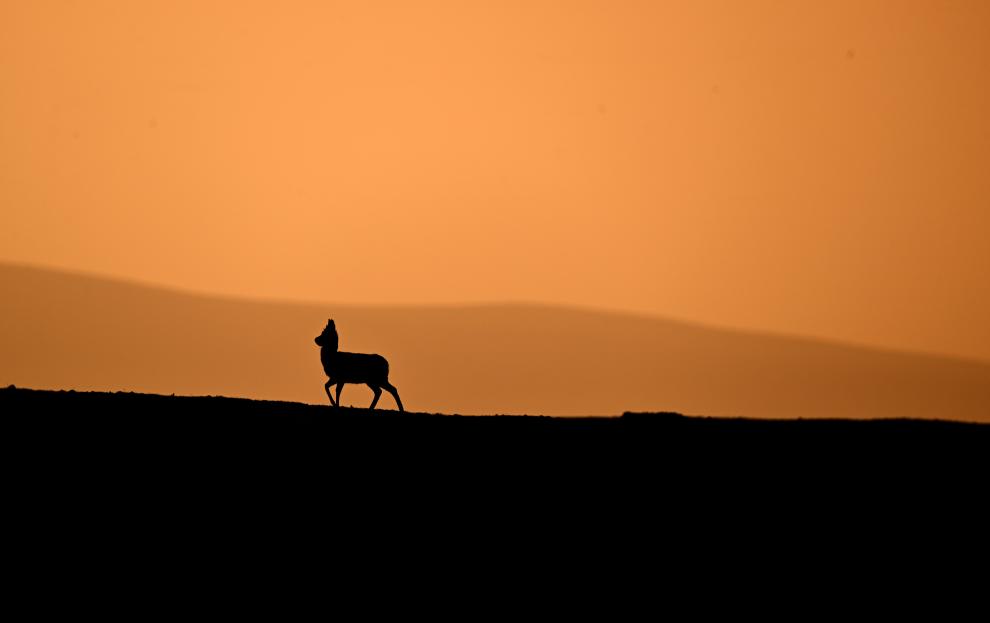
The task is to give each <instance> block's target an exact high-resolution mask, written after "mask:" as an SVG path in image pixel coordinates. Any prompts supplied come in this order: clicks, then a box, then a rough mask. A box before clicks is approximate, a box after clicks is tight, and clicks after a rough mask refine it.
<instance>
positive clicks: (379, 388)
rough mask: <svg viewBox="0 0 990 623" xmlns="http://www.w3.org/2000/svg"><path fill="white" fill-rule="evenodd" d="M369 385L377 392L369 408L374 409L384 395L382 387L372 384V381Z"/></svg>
mask: <svg viewBox="0 0 990 623" xmlns="http://www.w3.org/2000/svg"><path fill="white" fill-rule="evenodd" d="M368 387H370V388H371V391H373V392H375V399H374V400H372V401H371V406H370V407H368V408H369V409H374V408H375V405H376V404H378V399H379V398H381V397H382V388H381V387H378V386H377V385H372V384H371V383H368Z"/></svg>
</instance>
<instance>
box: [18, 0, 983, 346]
mask: <svg viewBox="0 0 990 623" xmlns="http://www.w3.org/2000/svg"><path fill="white" fill-rule="evenodd" d="M0 209H2V210H3V212H2V217H3V227H2V228H0V261H15V262H25V263H32V264H39V265H46V266H56V267H67V268H73V269H78V270H85V271H91V272H96V273H101V274H109V275H115V276H123V277H129V278H137V279H141V280H145V281H152V282H156V283H164V284H169V285H175V286H181V287H185V288H192V289H197V290H204V291H208V292H214V293H231V294H243V295H249V296H263V297H278V298H289V299H307V300H338V301H347V302H372V303H391V302H473V301H502V300H532V301H542V302H558V303H575V304H581V305H590V306H596V307H607V308H618V309H626V310H636V311H642V312H649V313H655V314H662V315H668V316H674V317H680V318H685V319H690V320H696V321H701V322H705V323H710V324H716V325H722V326H731V327H743V328H752V329H763V330H773V331H780V332H787V333H798V334H805V335H815V336H822V337H827V338H834V339H842V340H850V341H855V342H860V343H867V344H873V345H882V346H890V347H897V348H905V349H912V350H924V351H931V352H940V353H949V354H958V355H965V356H970V357H980V358H983V359H990V320H988V318H990V286H988V282H990V279H988V274H990V250H988V249H990V245H988V244H987V238H988V234H990V3H987V2H985V1H984V0H974V1H971V2H948V1H942V2H910V1H907V0H897V1H890V2H868V1H864V0H854V1H830V2H781V1H778V2H766V1H756V0H747V1H746V2H741V1H732V2H704V1H699V0H692V1H690V2H688V1H685V2H679V3H673V2H656V1H643V2H622V1H618V0H609V1H601V2H580V1H576V0H573V1H572V0H569V1H560V2H543V1H536V0H526V1H518V2H514V1H510V0H497V1H492V2H470V1H465V0H457V1H450V2H429V1H417V2H409V1H402V2H388V3H383V2H374V1H371V0H361V1H356V2H331V1H312V2H292V1H287V0H281V1H279V2H274V1H273V2H246V1H244V0H237V1H225V2H209V1H205V0H197V1H195V2H193V1H179V0H168V1H162V2H154V1H150V0H146V1H142V2H132V1H130V0H126V1H119V2H100V1H92V2H89V1H87V2H68V1H63V2H52V1H42V0H31V1H30V2H5V3H3V4H2V5H0Z"/></svg>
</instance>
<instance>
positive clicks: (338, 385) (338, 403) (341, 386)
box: [334, 383, 344, 407]
mask: <svg viewBox="0 0 990 623" xmlns="http://www.w3.org/2000/svg"><path fill="white" fill-rule="evenodd" d="M342 389H344V384H343V383H337V404H335V405H334V406H335V407H339V406H340V391H341V390H342Z"/></svg>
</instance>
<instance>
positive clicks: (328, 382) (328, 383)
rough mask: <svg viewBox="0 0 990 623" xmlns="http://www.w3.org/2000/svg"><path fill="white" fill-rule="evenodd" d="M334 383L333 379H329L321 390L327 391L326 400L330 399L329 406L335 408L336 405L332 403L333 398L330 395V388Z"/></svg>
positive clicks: (334, 402)
mask: <svg viewBox="0 0 990 623" xmlns="http://www.w3.org/2000/svg"><path fill="white" fill-rule="evenodd" d="M335 382H336V381H334V380H333V379H330V380H329V381H327V384H326V385H324V386H323V389H325V390H327V398H329V399H330V404H331V405H333V406H335V407H336V406H337V403H336V401H334V399H333V396H331V395H330V386H331V385H333V384H334V383H335Z"/></svg>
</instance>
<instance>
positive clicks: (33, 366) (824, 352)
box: [0, 264, 990, 422]
mask: <svg viewBox="0 0 990 623" xmlns="http://www.w3.org/2000/svg"><path fill="white" fill-rule="evenodd" d="M0 298H2V301H3V303H2V307H0V384H2V385H4V386H5V385H8V384H16V385H18V386H27V387H38V388H53V389H61V388H65V389H69V388H73V389H77V390H133V391H142V392H156V393H162V394H171V393H175V394H199V395H210V394H225V395H239V396H246V397H250V398H256V399H267V400H290V401H300V402H309V403H324V402H325V401H326V396H325V394H324V393H323V383H324V382H325V380H326V379H325V377H324V376H323V373H322V369H321V366H320V361H319V351H318V348H317V347H316V345H315V344H314V343H313V338H314V337H315V336H316V335H317V334H318V333H319V332H320V330H321V329H322V327H323V325H324V324H325V323H326V319H327V318H328V317H333V318H334V319H335V320H336V322H337V326H338V330H339V332H340V347H341V349H342V350H348V351H354V352H377V353H381V354H383V355H385V356H386V357H388V359H389V362H390V364H391V370H392V376H391V379H392V382H393V383H394V384H395V385H396V386H397V387H398V389H399V391H400V393H401V395H402V397H403V402H404V403H406V406H407V408H409V409H412V410H415V411H431V412H448V413H465V414H476V413H529V414H546V415H611V414H618V413H622V412H624V411H679V412H683V413H703V414H706V415H723V416H748V417H771V418H780V417H853V418H860V417H918V418H947V419H959V420H970V421H983V422H987V421H990V363H984V362H978V361H967V360H958V359H952V358H948V357H937V356H928V355H917V354H907V353H896V352H889V351H881V350H873V349H869V348H863V347H854V346H847V345H839V344H830V343H827V342H822V341H817V340H812V339H802V338H794V337H783V336H774V335H762V334H757V333H742V332H737V331H728V330H719V329H712V328H705V327H701V326H695V325H691V324H687V323H680V322H676V321H670V320H664V319H659V318H650V317H645V316H641V315H631V314H630V315H625V314H621V313H618V312H600V311H589V310H582V309H577V308H574V309H571V308H564V307H551V306H539V305H519V304H505V305H478V306H464V307H449V306H443V307H425V306H424V307H418V306H403V307H394V308H390V307H381V306H353V305H338V304H331V303H328V304H325V305H320V304H292V303H274V302H258V301H250V300H238V299H233V298H227V297H223V298H221V297H216V298H213V297H209V296H205V295H200V294H186V293H182V292H178V291H174V290H169V289H164V288H156V287H152V286H145V285H136V284H129V283H126V282H120V281H115V280H110V279H102V278H98V277H90V276H82V275H76V274H70V273H63V272H58V271H53V270H45V269H37V268H27V267H21V266H10V265H2V264H0ZM371 396H372V393H371V391H370V390H369V389H368V388H367V387H363V386H360V387H358V386H353V385H348V386H347V387H346V388H345V389H344V393H343V399H344V403H345V404H353V405H356V406H361V407H364V406H367V404H368V403H369V402H370V400H371ZM379 406H380V407H383V408H394V405H393V403H392V402H391V400H390V399H389V398H383V399H382V401H381V403H380V405H379Z"/></svg>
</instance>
